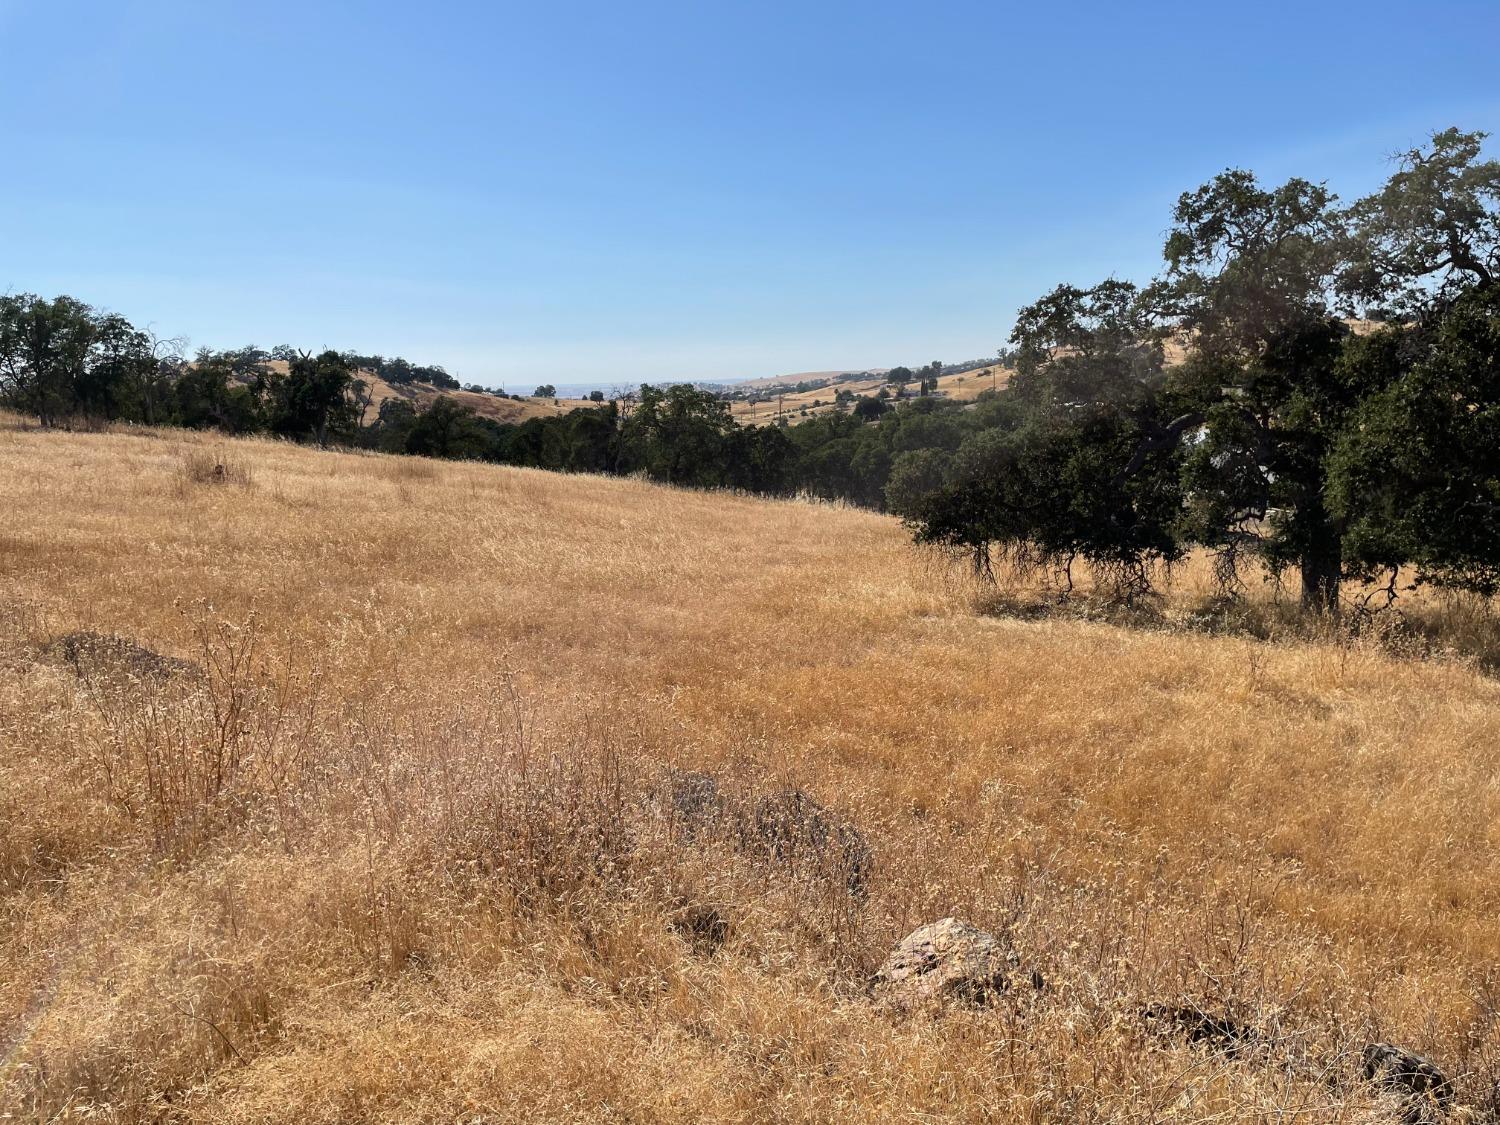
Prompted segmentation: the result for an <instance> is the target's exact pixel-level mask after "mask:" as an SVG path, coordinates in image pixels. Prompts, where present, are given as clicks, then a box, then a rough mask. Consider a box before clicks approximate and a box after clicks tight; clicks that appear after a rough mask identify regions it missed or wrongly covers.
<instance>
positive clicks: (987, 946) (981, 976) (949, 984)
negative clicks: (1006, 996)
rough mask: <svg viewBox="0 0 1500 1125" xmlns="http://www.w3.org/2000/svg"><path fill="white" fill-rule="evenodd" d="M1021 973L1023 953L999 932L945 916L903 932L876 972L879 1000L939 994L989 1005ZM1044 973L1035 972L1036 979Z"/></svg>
mask: <svg viewBox="0 0 1500 1125" xmlns="http://www.w3.org/2000/svg"><path fill="white" fill-rule="evenodd" d="M1019 974H1020V958H1019V957H1017V956H1016V953H1015V951H1014V950H1012V949H1010V948H1008V947H1007V946H1005V945H1003V944H1002V943H1001V942H1000V940H999V939H998V938H996V937H995V935H993V934H990V933H987V932H985V931H984V930H981V929H979V928H978V927H976V926H972V925H970V924H969V923H968V922H964V921H961V920H959V919H958V918H942V919H939V920H938V921H936V922H930V923H928V924H927V925H925V926H922V927H920V928H919V929H916V930H913V931H912V932H911V933H910V934H908V935H907V936H906V937H905V938H903V939H902V940H901V942H900V944H898V945H897V946H896V948H895V949H893V950H892V951H891V954H890V956H889V957H887V958H886V959H885V964H883V965H881V966H880V968H879V970H877V971H876V973H875V981H874V993H875V997H876V999H878V1000H882V1001H885V1002H887V1003H891V1004H894V1005H896V1006H898V1007H903V1008H914V1007H919V1006H921V1005H923V1004H928V1003H932V1002H934V1001H940V1000H955V1001H959V1002H961V1003H965V1004H974V1005H979V1006H984V1005H987V1004H990V1003H992V1002H993V1001H994V1000H995V999H996V998H998V997H999V996H1000V995H1001V994H1002V993H1004V992H1005V991H1007V990H1008V989H1009V988H1010V986H1011V982H1012V979H1013V978H1015V977H1017V976H1018V975H1019ZM1039 980H1040V978H1039V977H1036V976H1035V975H1033V984H1037V983H1038V982H1039Z"/></svg>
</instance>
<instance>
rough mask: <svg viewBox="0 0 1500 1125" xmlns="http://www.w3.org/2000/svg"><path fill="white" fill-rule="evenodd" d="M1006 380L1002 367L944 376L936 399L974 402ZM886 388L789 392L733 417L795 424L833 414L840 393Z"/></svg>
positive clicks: (864, 385)
mask: <svg viewBox="0 0 1500 1125" xmlns="http://www.w3.org/2000/svg"><path fill="white" fill-rule="evenodd" d="M1006 379H1007V372H1006V370H1005V368H1003V367H985V368H980V369H979V370H975V371H964V372H961V373H959V374H957V375H944V376H942V377H941V378H939V379H938V386H937V396H938V397H939V398H947V399H952V400H953V401H955V402H973V401H974V400H975V399H976V398H978V397H979V395H980V394H981V393H982V392H984V391H989V390H996V389H998V388H999V387H1003V386H1004V385H1005V382H1006ZM886 386H887V384H886V382H885V379H884V378H883V377H871V378H869V379H852V380H850V381H849V382H847V383H838V384H836V385H831V386H827V387H824V388H822V389H821V390H816V391H797V392H795V393H790V392H789V393H787V394H784V395H780V396H777V397H773V398H769V399H764V400H762V401H760V402H735V403H733V404H732V405H731V407H730V413H731V414H733V415H734V419H735V421H737V422H739V423H741V424H742V425H764V424H766V423H768V422H774V421H776V419H777V418H779V417H780V418H786V419H787V420H788V421H789V422H796V421H797V420H798V419H799V418H802V417H804V416H806V417H812V416H815V415H818V414H828V413H831V412H832V411H833V410H834V409H836V406H835V402H834V396H835V395H836V394H838V392H839V391H841V390H847V391H850V392H851V393H853V394H854V395H855V396H856V397H858V398H863V397H866V396H869V395H873V394H875V393H877V392H878V391H879V390H880V389H881V388H882V387H886ZM767 393H769V394H773V395H774V394H775V388H774V387H771V388H767ZM916 393H917V392H916V388H915V384H913V385H912V386H911V387H908V388H907V394H908V395H915V394H916ZM814 404H816V405H814ZM804 412H805V415H804Z"/></svg>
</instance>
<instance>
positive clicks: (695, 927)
mask: <svg viewBox="0 0 1500 1125" xmlns="http://www.w3.org/2000/svg"><path fill="white" fill-rule="evenodd" d="M672 929H673V931H675V932H676V933H678V934H680V935H681V936H682V937H683V938H684V939H685V940H686V941H687V943H688V944H689V945H690V946H692V948H693V952H695V953H701V954H713V953H717V952H718V951H719V950H720V949H721V948H722V947H723V945H724V943H725V942H726V941H727V940H729V919H728V918H727V917H725V916H724V915H723V914H722V913H721V912H720V911H719V910H718V908H717V907H714V906H709V905H707V904H705V903H692V904H690V905H687V906H684V907H682V908H681V909H679V910H678V911H676V913H675V914H674V915H673V917H672Z"/></svg>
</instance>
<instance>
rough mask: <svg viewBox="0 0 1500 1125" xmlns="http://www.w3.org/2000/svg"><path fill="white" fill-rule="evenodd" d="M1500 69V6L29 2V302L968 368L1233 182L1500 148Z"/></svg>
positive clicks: (580, 362)
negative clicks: (1429, 139) (1433, 134)
mask: <svg viewBox="0 0 1500 1125" xmlns="http://www.w3.org/2000/svg"><path fill="white" fill-rule="evenodd" d="M1497 51H1500V3H1496V2H1495V0H1486V2H1484V3H1478V2H1470V3H1442V2H1433V3H1425V4H1421V5H1417V4H1411V3H1403V4H1394V3H1381V2H1368V3H1358V4H1355V3H1338V4H1333V3H1318V2H1316V0H1301V2H1299V3H1287V4H1279V3H1257V4H1253V5H1252V4H1248V3H1245V4H1235V5H1227V4H1213V3H1203V2H1200V3H1193V4H1186V3H1184V4H1167V3H1156V4H1150V3H1142V4H1127V3H1120V2H1116V3H1107V4H1105V3H1098V4H1096V3H1072V4H1069V3H1054V4H1050V5H1043V4H1034V3H1033V4H1006V3H941V2H939V3H928V4H914V3H904V4H893V3H884V2H879V0H862V2H860V3H830V2H820V0H802V2H798V3H784V2H781V0H760V2H755V3H750V2H746V3H738V2H736V3H714V2H707V0H705V2H702V3H662V2H657V0H635V2H632V3H619V2H614V3H604V2H595V0H588V2H571V3H569V2H561V3H558V2H554V3H536V2H532V3H526V4H518V3H508V2H497V3H478V2H469V0H446V2H445V0H437V2H429V3H425V4H412V3H399V4H398V3H389V2H385V0H371V2H366V3H327V2H324V3H320V2H317V0H304V2H301V3H283V2H281V0H261V2H256V3H251V2H248V0H240V2H230V0H108V2H103V0H0V137H3V138H4V142H5V144H4V153H5V155H4V158H3V163H0V168H3V173H0V290H3V289H10V290H21V291H33V292H40V293H43V294H46V295H53V294H56V293H60V292H66V293H71V294H73V295H75V296H77V297H80V298H82V299H84V300H87V301H89V302H90V303H94V304H98V305H102V306H105V307H107V308H109V309H111V310H114V311H117V312H120V313H123V314H125V315H126V316H128V317H130V318H131V319H132V320H134V321H136V322H137V323H139V324H149V325H151V326H152V327H153V328H154V329H155V330H156V331H158V332H160V333H161V334H163V335H177V334H184V335H186V336H188V337H189V338H190V339H191V341H192V343H193V344H194V346H198V345H204V346H213V347H221V346H233V345H237V344H243V343H250V342H254V343H258V344H260V345H262V346H269V345H271V344H273V343H282V342H285V343H291V344H294V345H297V346H301V347H313V348H318V347H324V346H329V347H338V348H354V349H358V350H361V351H372V352H382V353H385V354H389V355H394V354H401V355H405V356H407V357H408V358H410V359H412V360H415V361H419V362H429V363H442V364H445V365H446V366H447V367H448V368H449V369H450V371H452V372H453V373H455V374H456V375H458V376H459V377H460V378H462V379H464V380H465V381H473V382H480V383H485V384H490V385H498V384H501V383H504V384H508V385H510V386H511V387H512V389H516V388H522V387H527V388H529V385H531V384H534V383H537V382H542V381H547V382H556V383H577V382H593V381H609V382H613V381H618V382H631V381H640V380H649V379H686V378H703V379H722V378H732V377H754V376H760V375H773V374H781V373H784V372H790V371H802V370H822V369H829V368H845V367H848V368H858V367H865V366H889V365H892V364H897V363H920V362H926V361H927V360H929V359H934V358H938V359H943V360H946V361H950V362H952V361H956V360H960V359H968V358H974V357H977V356H981V355H986V354H990V353H992V352H993V351H994V350H995V348H996V347H998V346H999V345H1001V344H1002V343H1003V342H1004V339H1005V336H1006V334H1007V332H1008V331H1009V328H1010V324H1011V320H1012V317H1013V315H1014V312H1015V310H1016V308H1017V307H1018V306H1020V305H1021V304H1024V303H1026V302H1027V301H1029V300H1031V299H1033V298H1034V297H1035V296H1037V295H1038V294H1039V293H1041V292H1043V291H1045V290H1046V289H1048V288H1050V287H1051V286H1052V285H1054V284H1056V283H1057V282H1060V281H1074V282H1079V283H1091V282H1092V281H1095V280H1097V279H1099V278H1101V277H1103V276H1107V275H1109V274H1112V273H1113V274H1115V275H1117V276H1123V277H1137V278H1142V277H1146V276H1149V275H1150V274H1151V273H1152V272H1153V270H1154V269H1155V268H1156V263H1157V260H1158V255H1159V251H1160V243H1161V235H1162V231H1163V229H1164V228H1165V226H1166V223H1167V218H1168V212H1169V209H1170V207H1171V204H1172V201H1173V200H1174V199H1175V198H1176V196H1177V195H1178V194H1179V193H1180V192H1182V191H1183V190H1186V189H1188V188H1191V187H1193V186H1195V185H1196V184H1198V183H1200V182H1202V181H1203V180H1204V179H1206V178H1208V177H1209V176H1211V175H1213V174H1214V173H1215V172H1217V171H1219V170H1221V169H1223V168H1224V167H1226V166H1230V165H1234V166H1243V167H1249V168H1253V169H1254V170H1256V171H1257V172H1258V173H1259V174H1260V175H1261V176H1262V177H1263V178H1266V179H1280V178H1284V177H1286V176H1289V175H1304V176H1307V177H1309V178H1312V179H1326V180H1327V181H1329V183H1330V185H1331V186H1332V187H1333V188H1334V189H1335V190H1337V191H1339V192H1340V193H1341V194H1343V195H1345V196H1346V197H1347V196H1351V195H1357V194H1359V193H1361V192H1363V191H1366V190H1368V189H1369V188H1371V187H1373V186H1374V185H1375V184H1376V183H1377V182H1378V181H1379V180H1380V179H1381V178H1383V176H1384V175H1385V174H1387V172H1388V170H1389V166H1388V164H1387V163H1386V158H1387V156H1388V155H1389V154H1390V153H1391V152H1393V151H1395V150H1397V149H1400V148H1403V147H1409V146H1411V145H1413V144H1416V143H1418V142H1419V141H1420V140H1421V139H1422V138H1423V136H1424V135H1425V134H1426V133H1428V132H1430V131H1431V130H1434V129H1438V128H1443V127H1446V126H1448V125H1459V126H1462V127H1465V128H1470V129H1495V130H1500V66H1497ZM1496 147H1500V142H1497V144H1492V146H1491V150H1492V151H1494V150H1495V148H1496Z"/></svg>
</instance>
